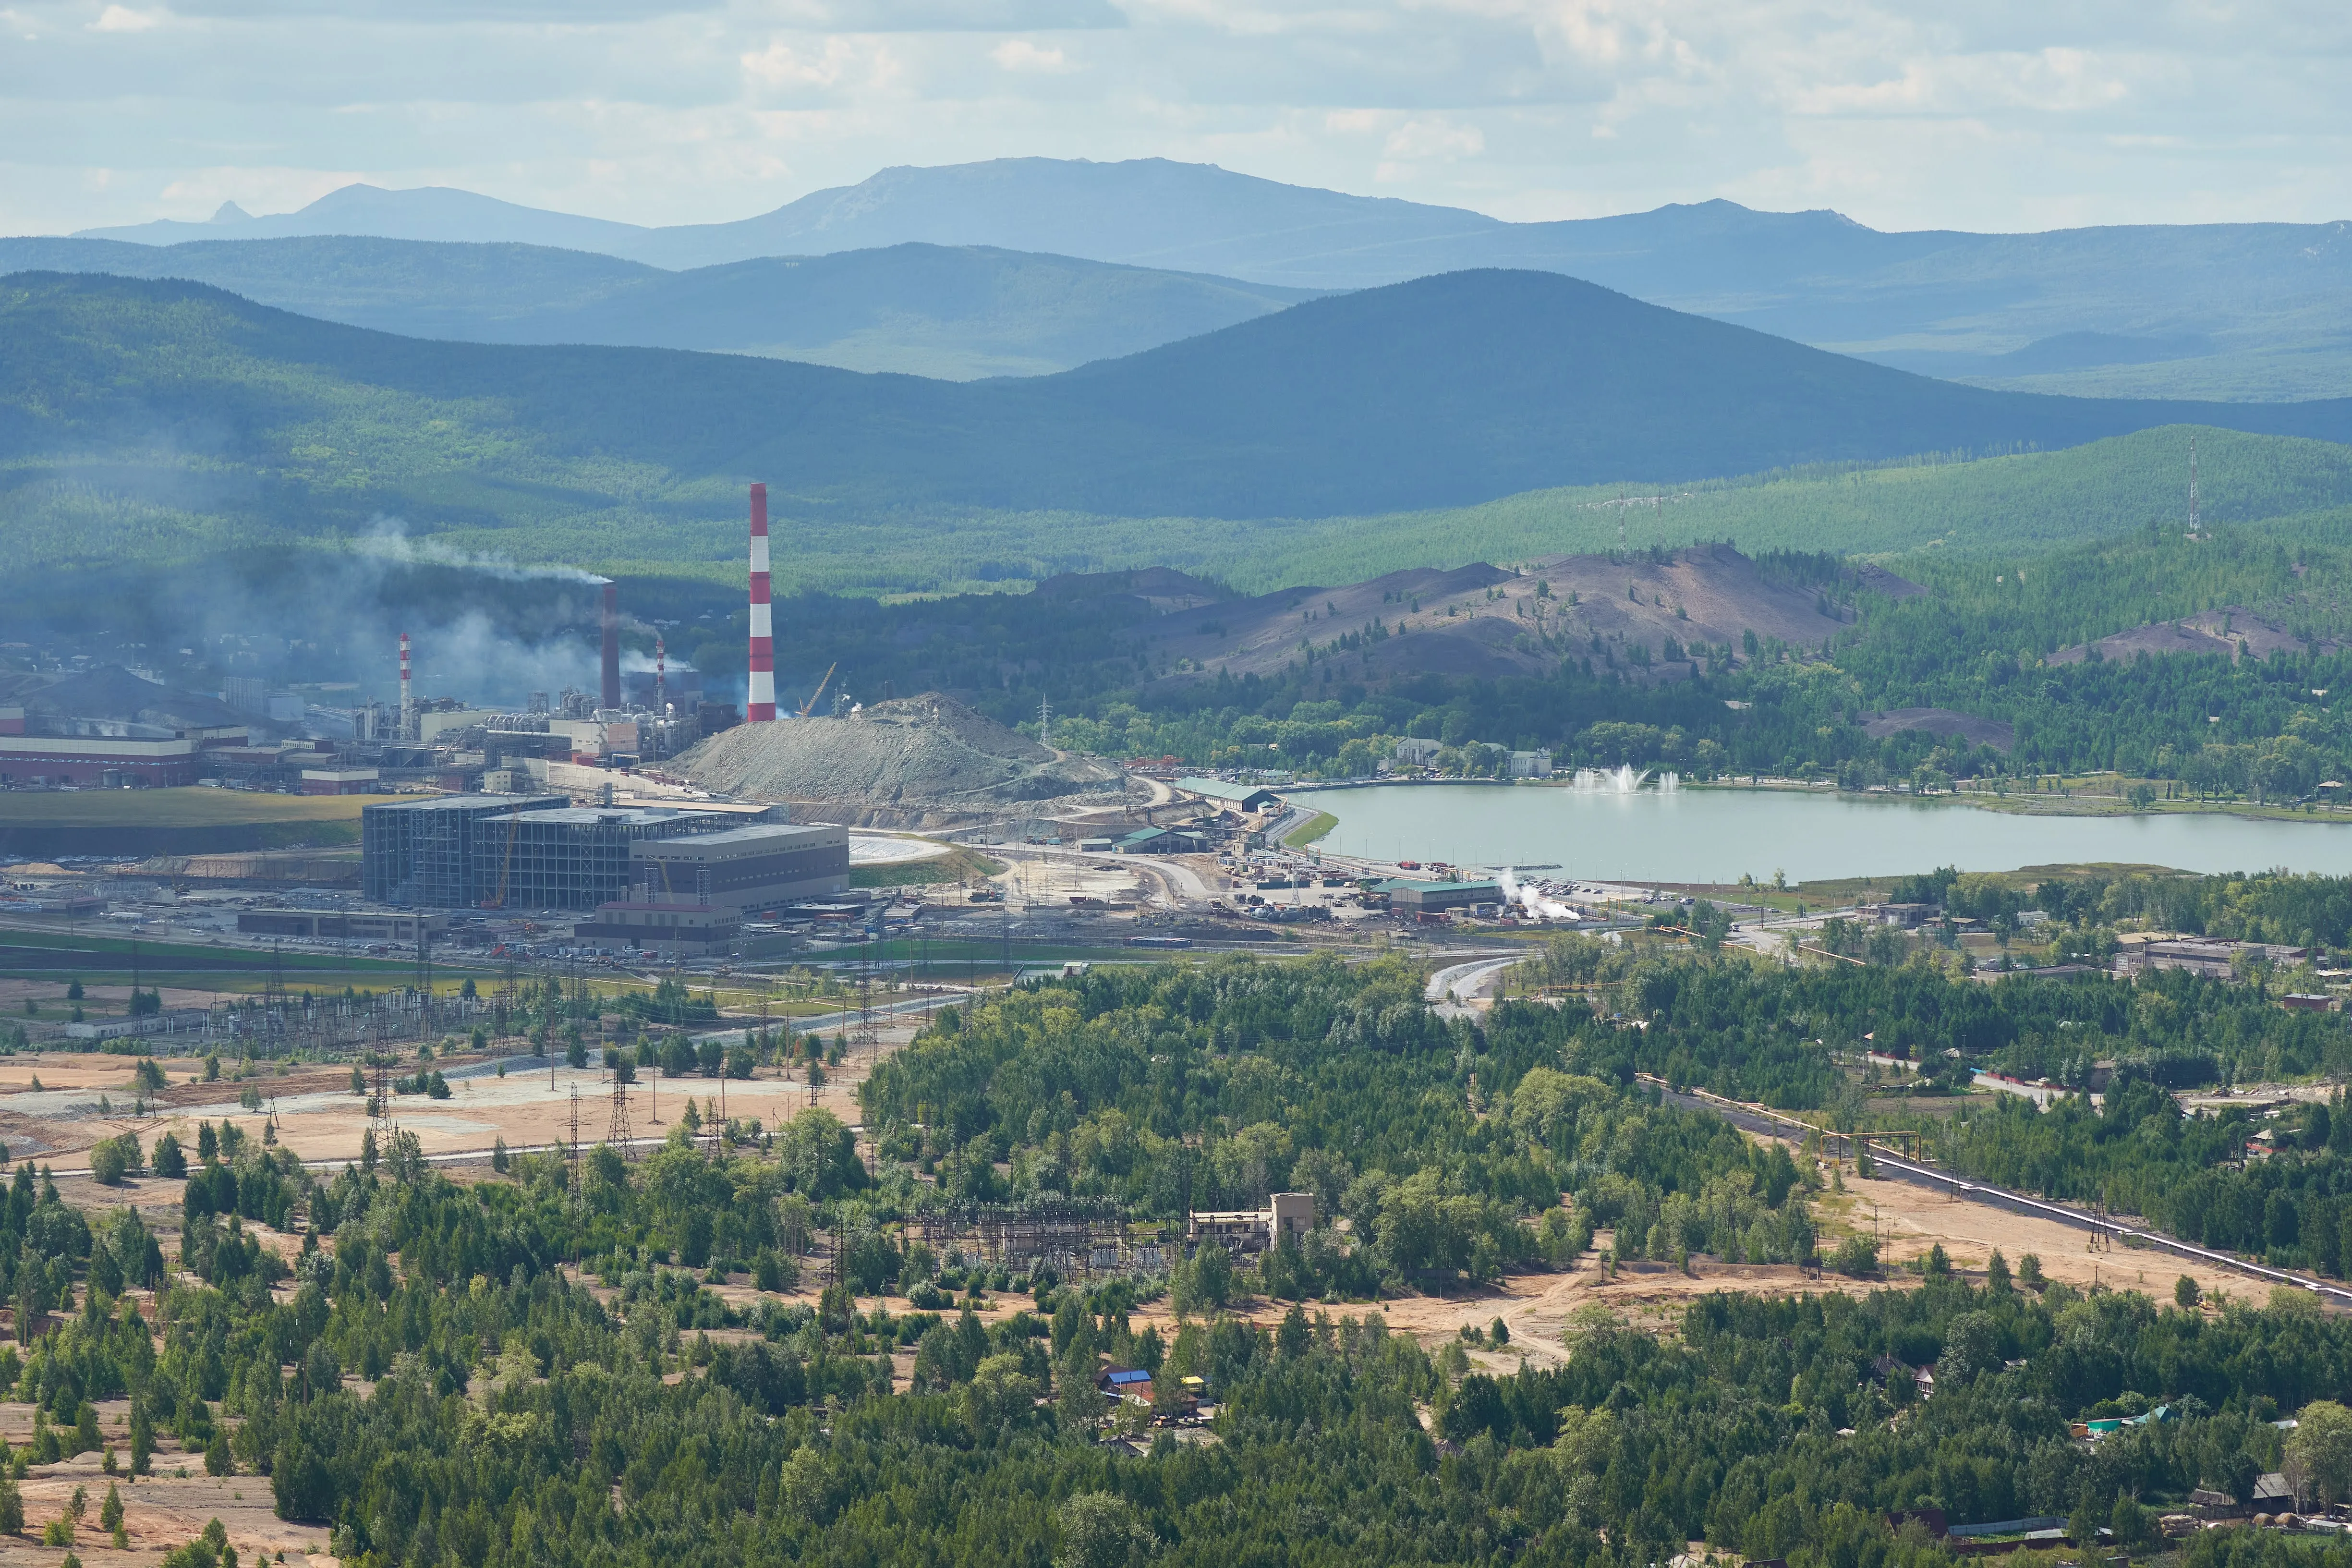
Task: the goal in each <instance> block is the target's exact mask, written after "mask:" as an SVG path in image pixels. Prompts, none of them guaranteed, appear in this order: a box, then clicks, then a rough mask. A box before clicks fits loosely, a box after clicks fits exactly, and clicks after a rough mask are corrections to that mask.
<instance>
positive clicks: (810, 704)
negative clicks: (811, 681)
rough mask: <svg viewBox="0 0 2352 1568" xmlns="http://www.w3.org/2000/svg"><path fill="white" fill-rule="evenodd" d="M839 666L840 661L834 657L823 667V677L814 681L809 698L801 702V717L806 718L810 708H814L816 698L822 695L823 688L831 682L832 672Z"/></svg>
mask: <svg viewBox="0 0 2352 1568" xmlns="http://www.w3.org/2000/svg"><path fill="white" fill-rule="evenodd" d="M839 668H841V661H840V660H839V659H835V660H834V661H833V662H832V663H831V664H828V665H826V666H825V667H824V679H823V680H820V681H818V682H817V683H816V689H815V690H814V691H812V692H810V693H809V700H807V701H805V702H803V703H802V704H801V717H802V718H803V719H805V718H807V717H808V716H809V712H810V710H812V709H814V708H815V706H816V700H817V699H818V698H820V697H822V696H824V689H825V688H826V687H827V686H829V685H831V684H832V683H833V672H834V671H835V670H836V669H839Z"/></svg>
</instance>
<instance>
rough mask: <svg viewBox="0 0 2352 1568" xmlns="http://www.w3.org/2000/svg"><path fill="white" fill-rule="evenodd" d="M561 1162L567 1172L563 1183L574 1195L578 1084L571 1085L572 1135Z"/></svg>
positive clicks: (577, 1178)
mask: <svg viewBox="0 0 2352 1568" xmlns="http://www.w3.org/2000/svg"><path fill="white" fill-rule="evenodd" d="M563 1163H564V1166H565V1168H566V1170H567V1171H568V1173H569V1174H568V1175H567V1176H566V1177H565V1179H564V1180H565V1184H566V1185H567V1186H568V1187H569V1188H570V1189H571V1192H572V1195H573V1196H574V1197H577V1196H579V1194H580V1086H579V1085H578V1084H576V1083H575V1084H573V1085H572V1137H571V1140H570V1141H569V1142H566V1143H565V1144H564V1145H563Z"/></svg>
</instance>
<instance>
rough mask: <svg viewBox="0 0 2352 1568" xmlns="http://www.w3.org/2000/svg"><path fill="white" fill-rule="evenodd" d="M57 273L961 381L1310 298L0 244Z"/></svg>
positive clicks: (984, 258)
mask: <svg viewBox="0 0 2352 1568" xmlns="http://www.w3.org/2000/svg"><path fill="white" fill-rule="evenodd" d="M48 270H54V271H58V272H79V273H111V274H114V275H116V276H119V277H124V278H151V279H152V278H184V279H193V280H194V281H196V282H199V283H209V284H212V285H214V286H215V287H216V288H221V289H229V290H230V291H232V292H234V293H236V294H240V295H243V296H244V297H246V298H247V299H249V300H255V301H257V302H258V303H261V304H264V305H271V306H275V307H277V308H278V309H279V310H294V311H299V312H300V313H301V314H303V315H306V316H315V317H317V318H319V319H320V320H322V321H338V322H341V323H343V324H345V325H348V326H356V327H369V328H373V329H374V330H376V331H386V332H400V333H404V334H406V335H408V336H411V337H421V338H448V339H456V340H457V341H459V342H486V343H604V344H613V345H617V346H623V347H640V348H673V349H697V350H704V351H709V352H714V353H750V354H764V355H769V356H772V357H774V358H778V359H794V360H803V361H805V362H807V363H812V364H829V365H835V366H838V367H840V368H842V369H845V370H861V371H897V372H901V373H904V374H909V375H925V376H936V377H940V378H942V379H946V380H950V381H969V380H972V379H974V378H977V377H981V376H990V375H1045V374H1052V373H1053V372H1055V371H1061V370H1067V369H1069V368H1071V367H1072V366H1074V365H1078V364H1083V363H1087V361H1089V360H1097V359H1106V358H1112V357H1116V356H1118V355H1122V354H1131V353H1137V352H1139V351H1140V350H1143V349H1148V348H1151V347H1153V346H1155V345H1157V344H1160V343H1164V342H1171V341H1173V340H1175V339H1178V338H1188V337H1192V336H1195V335H1197V334H1199V333H1202V332H1208V331H1215V330H1217V329H1218V328H1220V327H1226V326H1231V325H1232V324H1234V322H1236V321H1249V320H1251V319H1253V318H1255V317H1257V316H1261V315H1264V314H1265V313H1266V312H1268V311H1270V310H1281V309H1283V308H1284V307H1286V306H1288V305H1291V304H1294V303H1296V302H1297V301H1298V300H1305V299H1311V298H1313V292H1312V291H1311V290H1305V289H1282V288H1276V287H1275V286H1273V285H1270V284H1261V283H1241V282H1236V281H1234V279H1227V278H1204V277H1200V276H1197V275H1194V274H1191V273H1181V272H1165V271H1160V270H1158V269H1155V268H1148V267H1121V266H1117V265H1113V264H1110V263H1108V262H1100V261H1080V260H1075V259H1072V258H1068V257H1062V256H1030V255H1024V254H1021V253H1018V252H1014V251H1007V250H992V249H988V248H985V247H946V246H935V245H897V246H892V247H888V248H887V249H882V250H859V251H845V252H841V253H838V254H835V255H831V256H816V257H793V256H780V257H765V258H758V259H754V260H747V261H738V262H732V263H730V264H728V265H725V266H720V267H704V268H696V269H694V270H692V271H688V272H667V271H664V270H662V269H661V268H656V267H648V266H646V265H644V264H642V263H639V262H635V261H623V260H620V259H618V258H614V257H609V256H597V255H593V254H590V253H589V252H586V251H581V250H559V249H555V248H553V247H548V246H538V245H453V244H435V243H430V242H426V241H422V240H408V239H376V238H369V237H360V236H353V235H320V236H315V237H299V238H284V239H245V240H238V239H211V240H200V241H193V242H190V243H186V244H182V245H173V246H148V245H132V244H128V243H125V242H123V241H121V240H109V239H58V238H27V239H0V272H16V271H48Z"/></svg>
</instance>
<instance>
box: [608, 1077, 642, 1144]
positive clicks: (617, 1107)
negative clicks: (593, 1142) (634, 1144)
mask: <svg viewBox="0 0 2352 1568" xmlns="http://www.w3.org/2000/svg"><path fill="white" fill-rule="evenodd" d="M631 1136H632V1135H631V1133H630V1131H629V1084H628V1080H627V1079H626V1078H625V1077H624V1076H623V1075H622V1073H621V1071H620V1069H619V1068H614V1070H613V1126H612V1130H611V1131H608V1132H606V1133H605V1134H604V1142H607V1143H610V1144H611V1145H612V1146H613V1147H614V1148H615V1149H617V1150H619V1151H620V1152H621V1158H623V1159H625V1160H626V1159H631V1158H634V1157H635V1156H634V1152H633V1151H632V1150H631V1148H630V1144H629V1140H630V1138H631Z"/></svg>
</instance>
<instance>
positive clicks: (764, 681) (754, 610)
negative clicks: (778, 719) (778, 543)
mask: <svg viewBox="0 0 2352 1568" xmlns="http://www.w3.org/2000/svg"><path fill="white" fill-rule="evenodd" d="M775 716H776V636H775V626H774V623H773V622H772V621H771V620H770V619H769V609H768V487H767V486H765V485H753V486H752V487H751V682H750V689H749V690H748V691H747V692H746V693H745V698H744V703H743V718H744V721H745V722H747V723H752V724H761V723H766V722H768V721H772V720H773V719H774V718H775Z"/></svg>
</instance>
